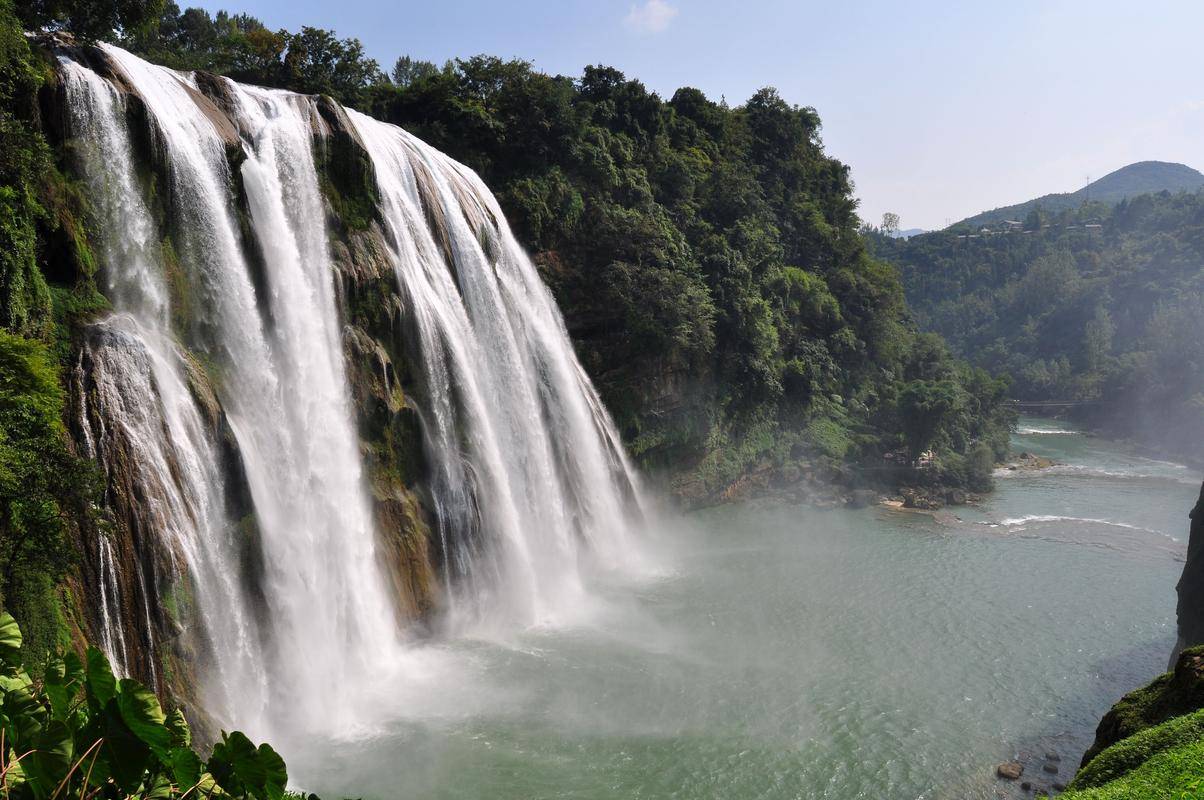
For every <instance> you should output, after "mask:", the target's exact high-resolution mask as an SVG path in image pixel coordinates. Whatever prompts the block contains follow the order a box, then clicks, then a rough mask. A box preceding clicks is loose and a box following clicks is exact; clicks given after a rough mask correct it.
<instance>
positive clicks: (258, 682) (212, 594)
mask: <svg viewBox="0 0 1204 800" xmlns="http://www.w3.org/2000/svg"><path fill="white" fill-rule="evenodd" d="M62 74H63V79H64V85H65V88H66V91H67V95H68V98H69V102H70V104H71V111H72V115H71V123H72V128H73V130H72V133H73V135H74V137H75V140H76V142H77V149H78V151H79V157H80V161H81V167H82V172H83V173H84V175H85V176H87V178H88V181H89V196H90V198H91V200H92V203H93V206H94V210H95V214H94V216H95V217H96V220H97V222H98V223H99V224H100V225H101V226H102V228H103V231H104V233H103V235H102V237H101V241H102V244H103V250H102V252H101V258H102V261H103V262H104V265H105V278H106V284H105V288H106V292H107V294H108V296H109V297H110V298H111V299H112V302H113V305H114V308H115V310H116V311H117V313H116V314H114V315H113V316H111V317H109V318H108V319H106V320H103V321H102V322H99V323H97V324H95V325H94V326H92V331H91V335H90V336H89V337H88V341H87V343H86V345H85V347H84V348H83V350H82V352H81V358H80V365H79V366H78V367H77V369H76V384H77V395H79V396H80V397H81V402H80V417H81V418H80V424H79V428H80V431H81V434H82V438H83V445H84V450H85V452H86V453H88V454H89V455H91V456H92V457H93V458H96V459H98V460H99V461H100V462H101V463H102V464H103V465H104V466H105V467H106V469H110V468H112V465H113V464H114V463H115V462H116V461H117V460H118V458H119V456H118V453H117V449H118V448H120V449H121V450H123V451H125V453H128V459H127V460H128V461H129V463H130V467H131V469H132V471H133V472H134V475H133V476H132V481H131V483H132V484H133V485H134V486H135V487H136V491H137V493H138V496H139V497H140V498H142V499H143V502H144V503H145V505H146V509H145V510H146V513H147V514H148V515H149V516H150V520H149V524H148V527H150V528H152V529H153V532H154V533H155V534H157V535H158V536H159V537H161V539H162V540H164V541H165V542H166V543H167V550H168V553H169V554H171V555H175V554H179V555H180V556H181V557H182V560H183V562H184V563H183V565H182V566H183V568H185V569H186V570H188V573H189V578H190V580H191V583H192V586H193V587H194V589H193V592H194V594H195V595H196V599H197V601H198V605H199V609H200V611H201V614H202V616H203V617H204V618H206V619H216V618H221V619H222V620H223V622H222V624H220V625H209V626H206V627H205V629H204V630H203V631H201V633H202V635H203V637H204V638H205V639H207V640H208V641H207V645H208V648H207V649H208V650H209V651H210V653H211V654H212V656H213V658H212V662H213V670H212V675H211V679H212V680H211V681H209V682H208V683H211V684H212V686H213V687H214V688H213V693H212V694H211V696H213V697H214V698H215V699H214V702H213V703H212V706H213V708H214V709H215V710H220V711H228V710H229V709H231V708H233V706H234V698H233V697H230V696H228V695H227V691H228V690H229V689H230V688H231V687H234V686H237V685H240V684H241V685H243V686H251V687H256V688H258V689H259V691H260V693H262V687H263V686H264V685H265V680H264V669H263V665H262V659H261V658H260V657H259V650H260V646H259V642H258V635H257V633H256V631H255V625H254V621H253V619H252V615H251V614H250V613H249V610H248V609H249V607H250V603H249V601H248V598H247V597H246V592H245V587H243V586H242V585H241V584H240V581H239V578H240V572H241V570H240V569H239V568H238V566H237V564H238V556H237V545H236V543H235V542H234V541H233V539H232V537H233V524H232V521H231V520H230V519H228V517H227V514H226V511H225V508H226V505H225V493H226V491H227V489H226V486H225V482H224V480H223V475H222V469H221V466H220V463H219V456H218V453H217V451H216V448H215V444H214V442H213V441H212V438H211V436H210V434H209V430H208V429H209V426H208V425H206V424H205V422H204V420H203V419H202V416H201V413H200V411H199V409H198V407H197V404H196V401H195V400H194V397H193V395H192V393H191V392H190V391H189V388H188V386H187V377H186V365H185V363H184V361H183V358H182V357H181V355H180V353H179V352H178V350H177V349H176V346H175V344H174V343H173V341H172V338H171V332H170V325H169V313H170V309H169V306H168V300H167V294H168V293H167V287H166V286H165V285H164V277H163V275H162V272H161V269H160V258H161V255H160V252H159V243H158V241H157V235H156V230H155V228H156V226H155V223H154V220H153V219H152V217H151V214H150V211H149V210H148V208H147V206H146V204H145V202H144V201H143V199H142V192H141V190H140V188H139V186H138V182H137V180H136V178H135V175H134V170H133V164H134V153H133V149H132V146H131V144H130V139H129V135H128V133H127V131H126V127H125V119H124V110H123V108H122V106H121V102H120V97H119V95H118V93H117V92H116V91H115V90H114V88H113V87H112V86H111V85H109V84H108V83H107V82H106V81H104V80H102V79H101V78H100V77H99V76H97V75H96V74H95V73H94V72H92V71H90V70H88V69H85V68H83V67H81V66H79V65H78V64H76V63H75V62H72V61H69V60H65V61H64V62H63V64H62ZM85 362H87V368H86V369H85ZM117 439H120V442H118V441H115V440H117ZM98 551H99V553H100V558H101V563H100V570H99V572H100V582H101V585H100V587H99V589H100V598H101V604H102V609H101V611H102V614H103V618H104V623H105V625H104V631H103V642H104V644H105V645H106V649H107V650H108V651H109V656H110V657H111V658H112V659H113V661H114V663H115V664H117V665H118V666H119V668H122V669H124V668H125V667H126V664H127V660H128V656H127V645H126V637H125V633H124V631H123V627H122V625H121V623H120V621H119V619H120V610H119V608H118V600H119V598H118V594H119V584H118V581H117V578H116V565H115V563H114V562H115V558H114V551H113V547H112V544H111V543H110V542H109V541H108V540H107V538H105V537H102V540H101V542H100V543H99V546H98ZM135 566H136V568H137V569H138V570H139V573H140V574H139V575H138V580H139V584H140V587H141V588H142V592H141V595H142V598H143V606H144V609H143V612H144V615H145V616H146V617H147V621H148V625H147V627H148V630H147V631H145V632H144V634H145V635H147V636H150V635H151V632H150V630H149V628H150V626H149V617H150V608H149V604H150V602H151V600H152V598H151V591H149V590H148V587H146V585H145V584H146V576H145V575H144V574H141V571H142V569H143V567H142V566H141V565H135ZM160 599H161V598H160ZM154 660H155V659H154V658H153V657H152V658H151V659H150V661H151V664H152V670H153V663H154ZM261 707H262V704H261V703H260V704H253V705H250V706H244V707H243V711H244V712H245V713H249V714H250V715H252V718H254V715H255V714H256V712H257V709H258V708H261Z"/></svg>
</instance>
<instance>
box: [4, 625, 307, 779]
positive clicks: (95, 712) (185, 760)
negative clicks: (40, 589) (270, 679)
mask: <svg viewBox="0 0 1204 800" xmlns="http://www.w3.org/2000/svg"><path fill="white" fill-rule="evenodd" d="M287 782H288V772H287V770H286V769H285V764H284V760H283V759H282V758H281V757H280V756H279V755H278V754H277V753H276V751H275V750H273V749H272V748H271V746H270V745H268V744H261V745H259V746H258V747H256V746H254V745H253V744H252V743H251V741H250V740H249V739H248V738H247V737H246V736H245V735H243V734H242V733H239V732H237V731H235V732H234V733H230V734H227V733H225V732H223V733H222V738H221V741H219V742H218V743H217V744H215V745H214V746H213V753H212V755H211V756H210V757H209V759H208V760H207V761H203V760H202V759H201V758H200V756H198V755H197V753H196V751H194V750H193V749H192V734H191V732H190V730H189V728H188V724H187V722H185V720H184V715H183V714H182V713H181V712H180V710H179V709H174V710H172V711H171V712H165V711H164V710H163V708H162V707H161V706H160V705H159V700H158V699H157V698H156V697H155V694H154V693H153V692H152V691H151V690H149V689H147V688H146V687H145V686H143V685H142V684H141V683H139V682H138V681H135V680H132V679H129V678H122V679H120V680H119V679H117V678H115V677H114V675H113V672H112V670H111V669H110V668H109V662H108V660H107V659H106V658H105V656H104V654H103V653H102V652H101V651H99V650H97V649H96V648H95V647H90V648H88V652H87V654H86V656H85V657H84V658H83V659H82V660H81V659H80V657H79V656H77V655H76V654H75V653H71V652H68V653H66V654H64V655H62V656H55V657H52V658H51V659H50V660H49V662H48V663H47V665H46V668H45V671H44V674H43V676H42V678H41V680H34V679H33V678H32V677H30V675H29V673H28V672H27V671H26V669H25V668H24V666H23V665H22V663H21V630H20V628H19V627H18V626H17V623H16V621H15V620H14V619H13V617H12V615H10V614H8V613H7V612H3V613H0V800H10V799H11V800H59V798H127V797H138V798H145V799H146V800H151V798H154V799H155V800H176V799H178V800H183V798H197V797H200V798H204V797H239V798H253V799H254V800H281V798H283V797H284V795H285V791H284V787H285V784H286V783H287Z"/></svg>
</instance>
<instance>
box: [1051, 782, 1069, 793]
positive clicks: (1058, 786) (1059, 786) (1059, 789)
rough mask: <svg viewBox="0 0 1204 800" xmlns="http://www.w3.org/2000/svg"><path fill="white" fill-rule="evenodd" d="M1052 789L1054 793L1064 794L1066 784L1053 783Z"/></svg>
mask: <svg viewBox="0 0 1204 800" xmlns="http://www.w3.org/2000/svg"><path fill="white" fill-rule="evenodd" d="M1053 788H1054V791H1056V792H1064V791H1066V784H1064V783H1062V782H1061V781H1054V783H1053Z"/></svg>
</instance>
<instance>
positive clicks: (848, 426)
mask: <svg viewBox="0 0 1204 800" xmlns="http://www.w3.org/2000/svg"><path fill="white" fill-rule="evenodd" d="M125 43H126V44H127V46H131V47H133V48H134V49H136V50H138V51H140V52H142V53H144V54H146V55H147V56H148V57H150V58H153V59H155V60H158V61H161V62H163V63H167V64H172V65H175V66H178V67H182V68H201V69H207V70H212V71H215V72H221V73H225V74H229V75H231V76H234V77H237V78H239V79H241V80H246V81H250V82H255V83H262V84H267V85H276V86H284V87H288V88H293V89H297V90H300V91H306V92H326V93H329V94H331V95H333V96H335V97H336V98H338V99H339V100H341V101H343V102H345V103H348V104H350V105H352V106H355V107H358V108H360V109H363V110H366V111H368V112H370V113H372V114H373V115H374V116H377V117H379V118H381V119H385V120H387V121H390V122H395V123H397V124H400V125H402V126H404V127H406V128H408V129H409V130H411V131H412V132H414V133H416V134H417V135H418V136H420V137H422V138H423V139H425V140H426V141H428V142H430V143H431V144H433V145H435V146H436V147H438V148H440V149H442V150H444V151H445V152H447V153H449V154H450V155H452V156H453V157H455V158H457V159H459V160H461V161H463V162H464V163H466V164H468V165H469V166H470V167H472V168H473V169H475V170H476V171H477V172H478V173H479V174H480V175H481V176H482V177H483V178H484V179H485V181H486V182H487V183H488V184H489V185H490V187H491V188H492V189H493V190H494V191H495V193H496V194H497V195H498V196H499V198H500V199H501V201H502V204H503V207H504V209H505V211H506V213H507V216H508V218H509V220H510V222H511V225H512V226H513V227H514V229H515V231H516V233H517V234H518V236H519V238H520V240H521V241H523V242H524V244H525V245H526V246H527V247H528V248H529V249H530V250H531V251H532V253H533V254H534V255H535V257H536V260H537V262H538V263H539V265H540V268H541V270H542V272H543V274H544V277H545V279H546V280H547V281H548V283H549V284H550V286H551V288H552V290H553V292H554V294H555V295H556V298H557V300H558V302H559V304H560V306H561V309H562V310H563V312H564V314H565V317H566V321H567V323H568V326H569V331H570V334H571V335H572V337H573V339H574V341H575V343H576V345H577V347H578V350H579V353H580V355H581V357H582V360H583V362H584V364H585V366H586V369H587V370H588V371H589V372H590V375H591V377H592V378H593V379H594V381H595V382H596V383H597V385H598V386H599V388H600V390H601V391H602V394H603V397H604V399H605V400H606V402H607V405H608V407H609V408H610V410H611V412H612V413H613V414H614V416H615V417H616V419H617V421H618V423H619V425H620V428H621V430H622V432H623V434H624V436H625V438H626V440H627V442H628V445H629V448H630V449H631V451H632V452H633V453H634V454H635V455H636V456H637V457H638V458H639V459H640V460H641V461H642V462H643V463H644V464H645V465H646V466H652V467H665V468H669V469H670V470H671V471H672V472H673V473H674V474H675V475H677V490H678V492H679V493H681V494H683V495H687V496H692V497H694V498H696V499H701V498H704V497H710V496H714V495H715V494H716V493H717V492H719V491H722V490H723V489H724V488H725V487H727V486H729V485H730V484H732V483H733V482H734V481H736V480H737V479H738V478H739V477H740V476H741V475H743V474H744V473H746V472H747V471H748V470H749V469H751V468H753V467H755V466H758V465H760V466H761V467H763V466H765V465H766V464H769V465H772V466H775V467H781V466H784V465H787V464H789V463H792V462H798V461H804V462H807V463H813V462H822V463H827V464H837V463H840V462H843V461H845V460H846V459H854V460H856V459H861V458H864V459H869V460H870V461H874V462H877V459H879V458H880V455H881V454H882V453H883V452H886V451H891V450H894V449H897V448H908V449H910V450H911V451H912V452H913V453H918V452H920V451H923V450H925V449H928V448H929V447H930V446H936V447H937V448H938V449H940V450H943V451H945V452H946V453H948V454H949V455H950V459H948V461H949V463H950V464H951V465H952V466H953V468H954V469H953V471H954V473H955V475H954V478H953V479H954V480H956V481H958V482H964V481H965V478H964V476H963V471H964V466H963V464H962V463H961V459H962V458H963V457H964V456H965V455H967V454H968V453H970V451H971V450H972V449H973V448H974V447H975V446H976V445H981V446H982V449H981V451H980V452H979V454H978V456H977V463H978V465H979V466H978V474H979V476H980V477H979V478H978V480H977V483H978V484H980V485H981V484H983V483H984V481H985V478H984V477H982V476H983V473H984V470H985V469H986V467H985V466H984V465H987V464H989V463H990V462H991V461H992V460H993V459H994V458H996V457H998V456H1000V455H1001V453H1002V451H1003V449H1004V448H1005V447H1006V444H1005V443H1006V427H1007V414H1006V413H1004V412H1002V411H1001V408H1000V405H999V402H1000V399H1001V398H1002V394H1003V387H1002V384H1000V383H998V382H997V381H995V380H993V379H991V378H990V377H989V376H987V375H986V374H984V373H976V372H974V371H972V370H969V369H967V368H966V367H964V366H961V365H959V364H957V363H955V362H954V361H953V360H952V359H951V358H949V356H948V355H947V354H946V352H945V350H944V347H943V345H941V344H940V343H939V342H936V341H934V340H931V339H928V338H924V337H918V336H917V335H916V333H915V331H914V329H913V327H912V326H911V323H910V321H909V319H908V316H907V311H906V306H905V303H904V300H903V296H902V292H901V290H900V286H899V283H898V277H897V274H896V272H895V270H894V269H893V268H892V267H890V266H889V265H887V264H886V263H884V262H882V261H880V260H877V259H875V258H873V257H871V256H870V255H869V253H868V252H867V251H866V249H865V245H864V241H863V239H862V237H861V236H860V234H859V232H858V228H859V224H860V223H859V220H858V218H857V214H856V205H855V201H854V200H853V197H852V194H851V185H850V181H849V176H848V168H847V167H846V166H845V165H843V164H841V163H839V162H838V161H836V160H835V159H832V158H830V157H829V156H827V155H826V154H825V153H824V151H823V147H822V142H821V140H820V137H819V130H820V120H819V116H818V114H817V113H816V112H815V111H814V110H813V109H809V108H799V107H794V106H791V105H789V104H788V103H786V102H785V101H784V100H782V98H781V97H779V96H778V94H777V93H776V92H775V91H774V90H773V89H763V90H761V91H760V92H758V93H756V94H755V95H754V96H753V97H752V98H750V99H749V100H748V102H747V103H745V104H743V105H741V106H738V107H734V108H733V107H729V106H727V105H726V104H722V103H716V102H714V101H712V100H710V99H708V98H707V97H706V96H705V95H704V94H703V93H702V92H700V91H698V90H697V89H690V88H683V89H680V90H678V91H677V92H676V93H675V94H674V95H673V96H672V97H671V98H669V99H667V100H666V99H664V98H661V97H659V96H658V95H656V94H655V93H652V92H649V91H648V90H647V89H646V88H645V87H644V86H643V84H641V83H640V82H639V81H636V80H631V79H628V78H627V77H626V76H624V75H623V74H622V73H620V72H618V71H616V70H614V69H610V68H607V67H588V68H586V69H585V71H584V72H583V74H582V75H581V76H580V77H578V78H570V77H564V76H551V75H546V74H544V73H541V72H539V71H538V70H536V69H535V68H534V67H532V65H530V64H528V63H525V62H522V61H503V60H500V59H496V58H491V57H485V56H481V57H475V58H470V59H467V60H462V61H456V62H452V63H448V64H445V65H443V66H441V67H440V66H436V65H434V64H429V63H424V62H420V61H414V60H411V59H409V58H407V57H403V58H400V59H398V62H397V64H396V65H395V67H394V69H393V70H392V74H391V75H390V76H386V75H384V74H383V73H382V72H381V71H380V70H379V69H378V68H377V66H376V64H375V63H373V62H370V61H368V60H367V59H365V58H364V56H363V53H362V49H361V48H360V46H359V44H358V42H355V41H354V40H339V39H338V38H337V37H336V36H334V35H333V34H331V33H329V32H326V31H319V30H314V29H308V28H307V29H303V30H302V32H301V33H299V34H290V33H287V32H283V31H279V32H273V31H269V30H267V29H265V28H264V27H263V26H262V25H260V24H259V23H258V22H257V21H255V20H254V19H252V18H249V17H245V16H236V17H231V16H228V15H225V14H219V15H217V16H216V17H214V18H210V17H209V16H208V15H207V14H206V13H205V12H203V11H198V10H196V9H189V10H187V11H185V12H183V13H182V14H180V13H178V12H177V10H176V9H175V8H174V7H171V6H169V8H168V9H167V11H166V13H165V14H164V16H163V19H162V21H161V23H160V25H159V26H158V28H157V29H154V30H151V31H148V32H146V33H142V34H140V35H138V36H135V37H127V39H126V41H125ZM957 476H962V477H957Z"/></svg>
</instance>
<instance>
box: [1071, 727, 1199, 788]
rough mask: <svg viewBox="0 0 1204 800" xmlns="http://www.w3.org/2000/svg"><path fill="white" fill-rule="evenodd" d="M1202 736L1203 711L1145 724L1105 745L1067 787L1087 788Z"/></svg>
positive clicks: (1123, 773)
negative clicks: (1151, 725) (1128, 735)
mask: <svg viewBox="0 0 1204 800" xmlns="http://www.w3.org/2000/svg"><path fill="white" fill-rule="evenodd" d="M1201 740H1204V711H1197V712H1195V713H1192V714H1187V715H1184V716H1182V717H1176V718H1175V719H1171V720H1169V721H1167V722H1164V723H1162V724H1161V725H1157V726H1155V727H1153V728H1147V729H1145V730H1143V731H1139V732H1138V733H1135V734H1134V735H1132V736H1130V737H1128V738H1127V739H1123V740H1121V741H1120V742H1117V743H1116V744H1114V745H1112V746H1111V747H1109V748H1107V749H1106V750H1104V751H1103V752H1101V753H1100V754H1099V755H1097V756H1096V757H1095V758H1093V759H1091V761H1090V763H1088V764H1087V765H1086V766H1084V767H1083V768H1082V769H1081V770H1079V772H1078V774H1077V775H1075V776H1074V781H1072V782H1071V784H1070V788H1071V789H1090V788H1093V787H1097V786H1103V785H1104V784H1106V783H1108V782H1110V781H1113V780H1116V779H1117V778H1119V777H1121V776H1122V775H1127V774H1128V773H1130V772H1132V771H1133V770H1135V769H1137V768H1138V767H1140V766H1141V765H1142V764H1143V763H1145V762H1146V761H1148V760H1150V759H1151V758H1152V757H1154V756H1155V755H1157V754H1159V753H1162V752H1165V751H1167V750H1173V749H1176V748H1179V747H1182V746H1184V745H1189V744H1192V743H1195V742H1199V741H1201Z"/></svg>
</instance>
